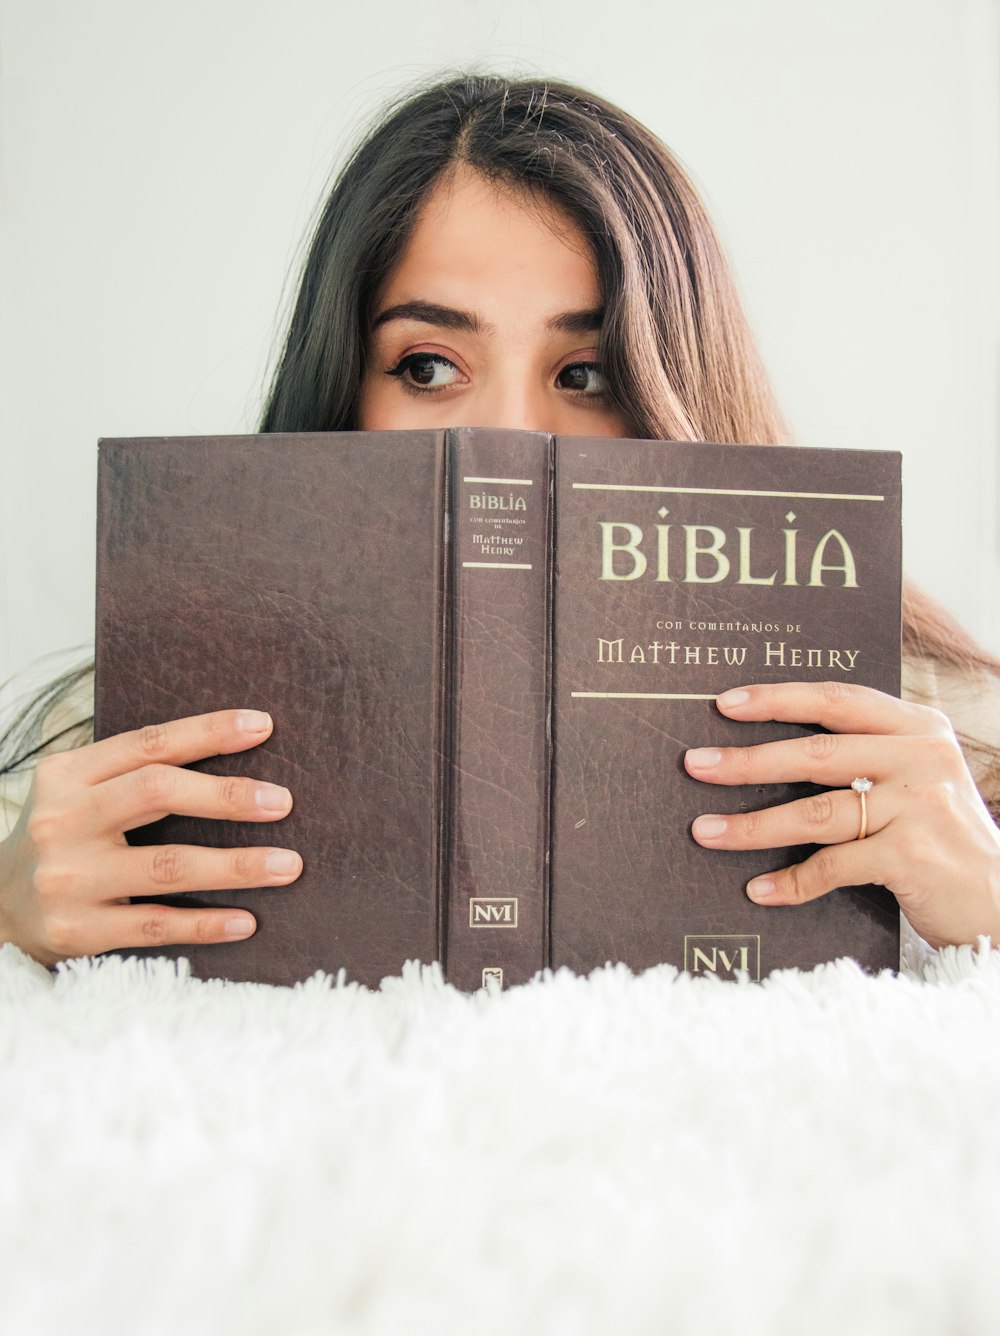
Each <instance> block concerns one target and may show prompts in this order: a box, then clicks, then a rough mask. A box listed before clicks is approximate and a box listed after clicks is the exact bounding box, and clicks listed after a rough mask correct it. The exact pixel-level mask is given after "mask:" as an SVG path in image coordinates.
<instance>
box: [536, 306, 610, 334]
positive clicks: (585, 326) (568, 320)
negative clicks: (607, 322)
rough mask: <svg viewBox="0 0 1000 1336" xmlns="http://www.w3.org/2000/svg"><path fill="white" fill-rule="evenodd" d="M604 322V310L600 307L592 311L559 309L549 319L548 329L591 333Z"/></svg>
mask: <svg viewBox="0 0 1000 1336" xmlns="http://www.w3.org/2000/svg"><path fill="white" fill-rule="evenodd" d="M603 324H604V312H603V311H602V310H600V309H598V310H593V311H561V312H560V313H559V315H554V316H553V317H552V319H551V320H550V321H549V329H554V330H557V331H558V332H559V333H560V334H593V333H595V332H596V331H597V330H599V329H600V328H601V326H602V325H603Z"/></svg>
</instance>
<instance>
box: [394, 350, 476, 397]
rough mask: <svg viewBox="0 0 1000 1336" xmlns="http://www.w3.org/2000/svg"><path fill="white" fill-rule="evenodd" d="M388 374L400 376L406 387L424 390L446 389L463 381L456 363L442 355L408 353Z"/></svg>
mask: <svg viewBox="0 0 1000 1336" xmlns="http://www.w3.org/2000/svg"><path fill="white" fill-rule="evenodd" d="M387 374H388V375H390V376H398V377H399V378H400V379H401V380H402V381H403V384H404V385H407V386H409V387H411V388H415V387H416V386H419V387H420V388H421V389H422V390H439V389H444V388H445V386H447V385H454V384H456V383H457V381H458V380H460V379H461V372H460V371H459V369H458V367H457V366H456V365H455V363H454V362H449V361H448V359H447V357H442V356H441V354H440V353H408V354H407V355H406V357H404V358H402V359H401V361H399V362H398V363H397V364H396V366H394V367H393V368H392V370H391V371H389V372H388V373H387Z"/></svg>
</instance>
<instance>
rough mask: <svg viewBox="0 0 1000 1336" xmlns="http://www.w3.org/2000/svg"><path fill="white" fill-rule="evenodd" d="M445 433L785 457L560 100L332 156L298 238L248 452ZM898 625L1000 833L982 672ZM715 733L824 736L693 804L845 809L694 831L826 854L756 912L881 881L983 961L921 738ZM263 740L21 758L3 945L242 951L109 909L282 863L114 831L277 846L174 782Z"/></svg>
mask: <svg viewBox="0 0 1000 1336" xmlns="http://www.w3.org/2000/svg"><path fill="white" fill-rule="evenodd" d="M459 424H461V425H466V426H487V425H491V426H502V427H518V428H529V429H537V430H543V431H554V432H557V433H560V434H591V435H594V434H603V435H610V436H625V435H637V436H647V437H653V438H674V439H693V440H716V441H729V442H735V443H739V442H751V441H765V442H766V441H770V442H781V441H784V440H785V439H786V437H785V431H784V427H783V424H782V422H781V420H780V417H779V414H778V411H777V408H776V406H775V404H774V400H773V397H772V394H771V391H770V389H769V387H768V384H767V380H766V377H765V375H764V372H763V369H762V367H761V364H760V360H759V357H758V355H757V352H756V349H755V346H754V343H753V340H752V337H751V335H750V333H749V330H748V328H747V325H746V321H745V319H744V316H743V314H742V311H741V309H740V304H739V301H738V298H737V295H736V292H735V289H734V286H733V282H732V279H731V277H730V275H729V271H728V268H727V266H726V263H725V261H724V258H723V256H722V254H721V251H720V248H719V245H718V242H717V240H716V238H715V236H714V233H713V231H712V228H711V226H710V224H709V221H708V219H707V217H706V215H705V213H704V210H703V208H702V206H701V204H700V202H699V200H698V198H697V196H696V195H695V193H694V191H693V189H692V187H691V185H690V184H689V182H688V181H687V179H686V178H685V176H684V174H683V173H682V172H681V170H680V169H679V167H678V166H677V164H676V163H675V162H674V160H673V159H672V157H671V156H670V154H669V153H668V152H667V151H666V150H665V149H664V148H663V146H662V145H661V144H660V143H659V142H658V141H657V140H656V138H655V137H654V136H653V135H652V134H650V133H649V132H648V131H647V130H645V129H644V128H643V127H642V126H640V125H638V124H637V123H636V122H635V121H633V120H632V119H631V118H629V117H628V116H626V115H624V114H623V113H622V112H620V111H619V110H617V109H616V108H614V107H612V106H610V105H608V104H607V103H605V102H603V101H601V100H600V99H597V98H595V97H592V96H591V95H589V94H586V93H584V92H582V91H580V90H577V89H573V88H570V87H566V86H563V85H557V84H546V83H542V82H537V81H520V82H510V81H506V80H502V79H498V78H475V77H470V78H460V79H455V80H452V81H449V82H446V83H443V84H440V85H437V86H435V87H433V88H431V89H428V90H426V91H425V92H423V93H421V94H419V95H417V96H416V97H413V98H411V99H409V100H407V101H405V102H403V103H402V104H400V105H399V106H398V107H396V108H395V109H394V110H393V111H392V112H391V113H390V114H389V115H388V116H387V117H386V118H385V119H384V120H383V122H382V123H381V124H380V125H379V126H378V127H376V129H375V130H374V131H373V132H372V133H371V134H370V135H369V137H368V138H367V139H366V141H365V142H364V143H363V144H362V145H361V147H360V148H359V149H358V151H357V152H356V154H355V155H354V157H353V159H352V160H351V162H350V163H349V164H348V166H347V168H346V169H345V171H344V173H343V174H342V176H341V178H340V179H339V181H338V182H337V184H336V185H335V187H334V189H333V192H332V194H331V196H330V198H329V200H328V201H327V204H326V207H325V210H324V212H323V214H322V217H321V219H320V222H319V225H318V227H317V229H316V234H315V238H314V241H313V245H312V249H311V252H310V255H309V257H308V260H307V263H306V267H305V272H304V275H303V279H302V283H301V288H300V292H299V296H298V301H297V305H296V308H295V311H294V314H293V317H292V321H291V326H290V329H289V333H288V337H287V341H286V343H285V347H284V351H283V355H282V358H281V361H280V365H279V367H278V370H277V372H276V375H275V377H274V382H273V385H272V388H271V393H270V397H269V400H268V404H267V408H266V411H265V414H264V419H263V423H262V429H263V430H265V431H317V430H326V431H329V430H339V429H344V428H349V427H360V428H362V429H369V428H372V429H373V428H395V427H400V428H401V427H421V426H438V427H440V426H452V425H459ZM905 622H906V626H905V630H906V647H907V653H908V682H909V684H910V693H911V695H917V694H919V693H921V692H922V693H923V695H924V696H925V697H926V698H928V699H932V700H933V699H937V698H938V697H939V696H940V693H941V690H942V687H941V684H942V683H945V684H950V685H949V688H948V689H949V690H950V692H951V696H952V697H953V698H954V699H955V700H957V694H956V687H957V686H961V685H963V684H964V685H966V686H968V685H969V684H971V685H972V687H973V688H974V699H973V712H974V714H976V715H977V722H976V724H975V726H974V727H973V728H972V730H971V732H972V734H973V735H978V737H979V741H980V744H981V745H980V746H979V747H978V749H977V748H976V746H975V745H973V744H971V743H970V745H969V747H968V748H967V755H968V757H969V760H971V761H972V762H973V764H974V765H975V766H976V771H977V778H979V780H980V782H981V783H982V784H983V786H984V792H985V793H986V795H987V798H989V799H990V800H991V801H993V802H994V804H997V803H998V802H1000V782H998V778H997V767H996V756H997V752H996V750H995V747H994V746H993V745H992V739H991V738H990V737H989V736H988V735H987V734H988V719H987V715H989V714H990V713H991V712H992V713H993V715H994V717H995V714H996V713H997V709H996V702H997V700H998V699H1000V697H998V693H997V689H996V686H997V679H996V678H995V676H993V674H994V673H995V672H996V671H997V670H998V669H1000V665H998V664H997V663H995V662H994V661H993V660H991V659H990V658H989V657H988V656H986V655H985V654H983V653H982V652H980V651H979V650H978V649H977V648H976V646H975V645H974V644H973V643H972V642H971V641H970V640H969V638H968V637H967V636H965V635H964V633H962V632H961V631H960V630H959V629H958V628H956V627H954V626H953V625H951V624H950V623H949V622H948V620H947V619H946V618H945V617H944V615H943V614H941V613H940V612H939V611H937V610H936V609H934V608H933V607H932V606H931V605H930V604H929V602H928V601H927V600H926V599H925V598H923V597H922V596H920V595H918V594H916V593H914V592H913V591H910V593H909V595H908V598H907V601H906V612H905ZM78 685H79V683H78ZM247 704H248V705H252V702H248V703H247ZM719 708H720V709H721V710H723V711H724V712H725V713H727V714H729V715H730V716H731V717H733V718H735V719H745V720H754V719H758V720H759V719H782V720H792V721H798V722H803V723H813V724H819V725H822V727H823V728H824V729H826V730H828V734H820V735H818V738H806V739H801V740H798V741H790V742H782V743H774V744H770V745H769V746H761V747H755V748H748V749H745V750H720V749H717V748H713V747H712V746H711V745H708V746H706V747H702V748H698V749H696V750H693V751H691V752H689V753H688V755H687V760H686V765H687V768H688V771H689V773H690V774H691V775H692V776H694V777H695V778H696V779H699V780H703V781H704V782H705V783H706V784H734V783H754V784H767V783H772V782H780V781H788V780H811V781H814V782H817V783H820V784H825V785H830V786H831V787H832V789H834V790H841V791H840V792H836V791H834V792H831V793H829V794H823V795H820V797H819V798H816V799H810V800H805V801H801V802H794V803H789V804H786V805H783V806H780V807H776V808H771V809H768V810H767V811H765V812H763V813H755V814H750V815H746V816H729V817H727V818H722V817H719V816H715V815H713V814H712V813H711V812H706V814H705V816H703V817H701V818H699V820H698V821H696V822H695V825H694V828H693V833H694V835H695V838H697V839H698V840H699V841H700V842H701V843H702V844H704V845H705V846H706V847H708V848H720V849H733V848H749V847H768V848H770V847H781V846H786V845H794V844H799V843H803V842H814V843H818V844H820V845H821V846H822V848H821V849H820V851H819V852H818V853H816V854H815V855H813V856H812V857H811V858H809V859H808V860H807V861H806V862H804V863H803V864H801V865H800V866H797V867H790V868H787V869H785V870H783V871H781V872H777V873H775V874H773V875H772V876H769V877H767V878H758V879H756V881H755V882H754V883H751V885H750V886H749V887H748V894H750V895H751V897H752V898H754V899H755V900H758V901H759V902H761V903H764V904H783V905H787V904H795V903H798V902H800V901H804V900H808V899H813V898H815V897H816V896H818V895H822V894H826V893H828V892H830V891H832V890H834V889H835V888H836V887H838V886H841V885H856V884H861V883H865V882H878V883H882V884H884V885H886V886H888V887H889V889H890V890H892V891H893V892H894V894H895V895H896V896H897V898H898V900H899V903H900V905H901V908H902V910H903V913H904V914H905V916H906V918H907V919H908V921H909V923H910V924H911V925H912V926H913V927H914V929H915V930H916V931H917V932H918V933H919V934H920V935H921V936H923V937H924V938H925V939H926V940H928V941H929V942H931V943H932V944H934V945H939V944H942V943H946V942H966V941H974V940H975V939H976V937H977V935H978V934H981V933H988V934H991V935H992V937H993V939H994V940H995V941H997V942H1000V831H998V829H997V827H996V825H995V824H994V821H993V819H992V817H991V815H990V812H989V811H988V810H987V806H986V802H985V801H984V799H983V797H982V796H981V794H980V792H979V791H978V789H977V787H976V783H975V780H974V778H973V775H972V773H971V772H970V769H969V764H968V762H967V760H966V757H965V756H963V752H962V750H961V748H960V746H959V744H958V742H957V741H956V737H955V733H954V731H953V729H952V726H951V724H950V723H949V721H948V719H947V718H946V717H945V716H944V715H943V714H941V713H940V712H939V711H938V710H936V709H934V708H931V707H930V706H929V705H927V704H918V703H915V701H912V700H911V701H907V702H904V701H898V700H895V699H893V698H890V697H886V696H883V695H881V694H879V693H877V692H873V691H870V690H866V689H861V688H856V689H849V688H844V687H837V688H832V687H829V686H827V687H823V686H817V685H805V684H800V683H789V684H782V685H768V686H753V685H748V686H746V687H745V688H740V689H738V690H734V691H731V692H727V693H726V695H725V696H724V697H722V698H720V700H719ZM270 728H271V721H270V719H269V718H268V717H267V716H265V715H260V714H257V713H256V712H254V711H253V710H252V709H249V708H247V709H238V710H231V711H222V712H218V713H215V714H211V715H205V716H200V717H197V718H192V719H185V720H174V721H170V722H166V721H165V722H164V723H162V724H160V725H157V726H152V727H150V728H147V729H145V730H143V731H141V732H139V733H135V734H126V735H122V736H119V737H115V738H109V739H106V740H104V741H102V742H99V743H91V744H89V745H84V746H80V747H77V748H74V749H73V750H68V751H67V750H63V751H55V752H50V754H48V755H46V756H45V757H44V758H43V759H42V760H41V761H40V762H39V764H38V766H37V769H36V770H35V772H34V774H33V776H32V777H31V781H30V788H29V789H28V791H27V792H26V794H25V795H24V802H23V807H22V808H21V810H20V814H19V819H18V821H17V824H16V826H15V828H14V829H13V831H12V832H11V834H10V835H9V836H8V837H7V839H6V840H5V841H4V843H3V844H2V845H0V940H6V941H12V942H15V943H17V944H18V945H19V946H21V947H23V948H24V949H25V950H27V951H28V952H30V953H31V954H32V955H34V956H35V957H36V958H37V959H39V960H41V961H44V962H46V963H49V964H51V963H53V962H55V961H57V960H59V959H61V958H64V957H67V956H71V955H77V954H82V953H93V952H99V951H104V950H108V949H110V948H112V947H132V946H140V945H142V946H148V945H161V944H175V943H190V942H218V941H224V940H231V939H232V938H234V937H243V936H247V935H249V933H251V932H252V931H253V929H254V926H255V925H254V921H253V919H252V918H250V917H249V916H248V915H246V914H245V913H244V912H243V911H240V912H239V913H238V914H233V913H230V912H229V911H227V910H225V909H222V908H220V909H197V910H196V909H178V908H173V907H168V906H165V905H149V904H145V905H141V906H140V905H131V904H129V902H128V897H129V896H130V895H156V894H158V893H160V894H162V893H163V892H164V891H165V890H166V889H169V890H170V891H171V892H173V893H176V892H177V891H184V890H195V889H202V890H205V889H223V888H237V887H244V886H260V885H271V886H274V887H281V886H286V885H288V884H289V883H291V882H293V881H294V880H295V878H296V877H297V876H298V874H299V872H300V870H301V860H300V858H299V856H298V854H297V853H296V852H295V851H294V850H288V849H283V848H281V847H279V846H273V847H270V846H262V847H261V848H259V849H256V850H239V851H236V850H215V849H178V848H175V847H169V848H162V849H155V848H154V849H133V848H130V847H128V846H127V844H126V841H125V836H124V832H125V831H127V830H129V829H131V828H132V827H134V826H137V825H140V824H143V823H145V822H148V821H152V820H155V819H157V818H159V817H160V816H163V815H165V814H166V813H168V812H179V813H185V814H194V815H202V816H210V817H221V818H233V819H240V820H257V821H260V822H262V823H266V822H268V821H273V820H278V819H280V818H281V817H282V816H284V815H285V814H287V812H288V811H289V809H290V806H291V803H292V795H291V794H290V793H288V792H287V791H286V790H283V789H276V788H274V787H273V786H269V785H262V784H255V783H254V782H253V781H251V780H246V781H233V782H226V781H224V780H223V781H220V780H217V779H214V778H210V777H208V776H205V775H201V774H198V773H196V772H193V771H189V770H186V769H183V768H181V767H183V766H184V765H185V764H186V763H188V762H190V761H193V760H196V759H199V758H202V757H206V756H210V755H217V754H227V753H232V752H236V751H240V750H245V749H247V748H250V747H253V746H255V745H256V744H257V743H259V742H261V741H263V739H264V738H266V737H267V735H268V733H269V731H270ZM708 742H709V743H710V739H709V740H708ZM857 776H868V777H871V778H872V779H873V780H874V781H875V787H874V789H873V790H872V791H871V793H870V794H868V795H867V797H866V802H865V807H864V811H865V821H866V825H867V832H866V834H867V837H866V838H864V839H859V838H858V836H859V826H858V822H859V805H858V801H859V800H858V798H857V796H856V795H855V794H854V793H852V792H851V790H850V788H849V787H848V786H849V785H850V784H851V781H852V779H854V778H855V777H857ZM25 782H27V778H26V779H25ZM710 793H711V790H710V789H706V807H710V806H711V799H710V796H709V795H710Z"/></svg>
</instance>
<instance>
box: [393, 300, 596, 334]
mask: <svg viewBox="0 0 1000 1336" xmlns="http://www.w3.org/2000/svg"><path fill="white" fill-rule="evenodd" d="M390 320H419V321H421V322H422V323H424V324H427V325H437V326H438V328H440V329H455V330H460V331H461V332H462V333H465V334H491V333H493V332H494V329H493V326H492V325H489V324H487V323H486V322H485V321H483V320H480V318H479V316H477V315H475V314H474V313H473V312H472V311H460V310H458V308H457V307H454V306H440V305H439V304H438V303H437V302H424V301H413V302H400V303H399V304H398V305H397V306H388V307H386V309H385V310H384V311H381V312H380V313H379V314H378V315H377V316H376V317H375V321H374V323H373V324H372V330H373V331H374V330H376V329H378V328H379V326H380V325H384V324H387V323H388V322H389V321H390ZM603 321H604V312H603V311H602V310H600V309H595V310H579V311H560V312H559V314H558V315H554V316H552V317H551V319H549V320H548V321H546V324H547V326H548V328H549V329H552V330H555V331H556V332H557V333H559V334H592V333H594V332H596V331H597V330H599V329H600V328H601V325H602V323H603Z"/></svg>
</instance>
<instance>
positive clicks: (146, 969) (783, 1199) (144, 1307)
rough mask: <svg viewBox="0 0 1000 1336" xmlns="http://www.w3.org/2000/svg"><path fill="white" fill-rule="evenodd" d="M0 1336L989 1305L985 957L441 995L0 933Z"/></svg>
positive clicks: (955, 1322)
mask: <svg viewBox="0 0 1000 1336" xmlns="http://www.w3.org/2000/svg"><path fill="white" fill-rule="evenodd" d="M0 1162H2V1164H0V1331H2V1332H3V1333H4V1334H5V1336H22V1333H23V1334H25V1336H26V1334H27V1333H43V1334H45V1336H48V1334H49V1333H57V1332H58V1333H62V1332H66V1333H73V1336H77V1334H78V1333H91V1332H94V1333H98V1332H99V1333H103V1334H105V1336H116V1334H117V1333H128V1336H144V1334H145V1333H155V1334H156V1336H159V1333H170V1334H171V1336H200V1333H212V1336H243V1334H244V1333H246V1334H247V1336H319V1333H376V1332H377V1333H398V1334H399V1336H402V1334H403V1333H409V1332H417V1333H425V1332H426V1333H452V1332H454V1333H461V1336H481V1334H482V1333H492V1332H497V1333H499V1332H503V1333H519V1334H520V1333H566V1334H567V1336H569V1334H570V1333H573V1336H579V1334H581V1333H601V1336H612V1334H614V1333H619V1332H624V1333H638V1334H645V1333H688V1332H692V1333H693V1332H699V1333H701V1332H704V1333H708V1334H709V1336H728V1333H737V1332H739V1333H741V1334H743V1336H747V1334H749V1336H753V1334H755V1333H761V1334H762V1336H763V1334H764V1333H766V1334H767V1336H785V1334H786V1333H787V1336H824V1333H832V1332H836V1333H849V1334H850V1336H866V1333H872V1336H894V1334H895V1333H901V1334H902V1333H906V1336H917V1334H918V1333H928V1336H931V1334H933V1336H971V1334H972V1333H979V1332H982V1333H990V1336H993V1333H995V1332H996V1331H997V1330H998V1328H1000V951H990V950H988V944H987V943H985V942H984V943H981V945H980V950H979V951H978V952H974V951H973V950H972V949H971V948H967V947H964V948H960V949H958V950H955V949H949V950H946V951H944V952H942V953H941V954H940V955H939V957H938V958H937V960H936V961H934V962H932V963H931V964H930V965H929V966H927V967H926V977H924V978H919V977H916V976H915V975H914V976H909V975H900V976H898V977H895V976H893V975H891V974H888V973H886V974H883V975H882V976H880V977H878V978H870V977H866V976H864V975H863V974H861V972H860V971H859V970H858V969H857V967H856V966H854V965H853V964H852V963H851V962H849V961H840V962H838V963H836V964H835V965H828V966H822V967H820V968H818V969H816V970H814V971H812V972H811V973H809V974H800V973H798V972H796V971H787V972H784V973H782V974H778V975H774V976H772V977H771V979H770V980H768V981H767V982H765V983H764V984H733V983H720V982H718V981H716V980H710V979H709V980H705V979H699V980H693V979H691V978H689V977H686V976H678V974H677V972H676V971H675V970H674V969H673V968H671V967H669V966H663V967H661V968H659V969H657V970H652V971H650V972H649V973H647V974H645V975H644V976H641V977H632V976H631V975H629V974H628V972H627V971H625V970H624V969H622V968H617V969H607V970H604V971H599V972H598V973H596V974H594V975H593V976H591V977H590V978H589V979H579V978H574V977H572V976H570V975H568V974H561V975H557V976H556V977H554V978H549V979H546V980H542V981H539V982H536V983H535V984H533V985H531V986H530V987H527V988H520V989H513V990H511V991H510V992H508V993H505V994H503V995H499V996H486V995H484V994H481V995H478V996H476V997H472V998H469V997H465V996H463V995H461V994H458V993H456V992H454V991H453V990H452V989H450V988H448V987H446V986H445V985H443V984H442V982H441V979H440V975H439V973H438V972H437V971H436V970H434V969H427V970H423V971H421V970H419V969H418V968H416V967H413V968H412V969H408V970H407V972H405V973H404V976H403V978H402V979H392V980H388V981H386V982H385V983H384V984H383V987H382V989H381V991H380V992H377V993H373V992H368V991H365V990H363V989H359V988H356V987H353V986H349V987H336V986H335V985H333V984H331V982H330V981H329V980H326V979H323V978H320V977H318V978H316V979H314V980H313V981H311V982H310V983H308V984H306V985H304V986H301V987H299V988H297V989H295V990H287V989H275V988H268V987H262V986H253V985H247V984H239V985H222V984H206V983H198V982H195V981H192V980H190V979H189V978H186V977H184V974H183V971H182V973H181V976H180V977H178V974H177V973H176V971H175V969H174V968H173V967H172V966H169V965H167V964H165V963H164V962H159V961H157V962H152V963H150V964H140V963H139V962H136V961H129V962H122V961H119V960H116V959H115V960H108V961H105V962H101V963H99V964H92V963H90V962H86V961H84V962H76V963H73V964H71V965H69V966H66V967H63V968H62V969H61V970H60V971H59V973H58V974H57V975H56V976H55V977H53V976H51V975H50V974H49V973H48V972H47V971H45V970H44V969H42V968H41V967H39V966H38V965H35V964H34V963H33V962H32V961H30V960H28V959H27V957H25V956H23V955H21V953H20V952H18V951H16V950H15V949H14V948H13V947H5V948H3V949H2V950H0Z"/></svg>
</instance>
